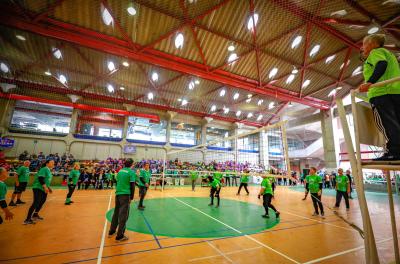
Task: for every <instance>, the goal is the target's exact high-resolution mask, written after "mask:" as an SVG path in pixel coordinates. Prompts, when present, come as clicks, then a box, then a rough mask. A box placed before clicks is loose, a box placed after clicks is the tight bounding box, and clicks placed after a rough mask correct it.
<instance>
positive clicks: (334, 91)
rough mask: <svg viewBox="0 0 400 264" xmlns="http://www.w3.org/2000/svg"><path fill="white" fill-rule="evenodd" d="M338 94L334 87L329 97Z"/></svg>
mask: <svg viewBox="0 0 400 264" xmlns="http://www.w3.org/2000/svg"><path fill="white" fill-rule="evenodd" d="M335 95H336V89H333V90H332V91H331V92H330V93H329V94H328V97H332V96H335Z"/></svg>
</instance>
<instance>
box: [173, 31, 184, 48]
mask: <svg viewBox="0 0 400 264" xmlns="http://www.w3.org/2000/svg"><path fill="white" fill-rule="evenodd" d="M183 42H184V37H183V34H182V33H178V35H176V37H175V48H177V49H181V48H183Z"/></svg>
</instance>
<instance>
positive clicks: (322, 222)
mask: <svg viewBox="0 0 400 264" xmlns="http://www.w3.org/2000/svg"><path fill="white" fill-rule="evenodd" d="M281 212H282V213H286V214H290V215H293V216H297V217H300V218H303V219H307V220H310V221H314V222H318V223H321V224H324V225H329V226H334V227H337V228H342V229H345V230H349V231H354V232H357V233H358V231H357V230H355V229H353V228H347V227H343V226H338V225H334V224H331V223H326V222H324V221H321V220H316V219H312V218H309V217H306V216H302V215H298V214H294V213H290V212H288V211H281Z"/></svg>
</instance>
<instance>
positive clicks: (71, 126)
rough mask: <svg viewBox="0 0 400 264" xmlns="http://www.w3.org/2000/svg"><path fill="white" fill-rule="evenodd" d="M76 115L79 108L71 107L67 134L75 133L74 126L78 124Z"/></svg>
mask: <svg viewBox="0 0 400 264" xmlns="http://www.w3.org/2000/svg"><path fill="white" fill-rule="evenodd" d="M78 115H79V110H78V109H73V110H72V115H71V122H70V124H69V134H75V133H76V126H77V125H78Z"/></svg>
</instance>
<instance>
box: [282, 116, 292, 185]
mask: <svg viewBox="0 0 400 264" xmlns="http://www.w3.org/2000/svg"><path fill="white" fill-rule="evenodd" d="M281 131H282V144H283V153H284V156H285V163H286V176H287V177H291V176H292V171H291V168H290V160H289V149H288V144H287V137H286V122H283V123H282V124H281Z"/></svg>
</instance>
